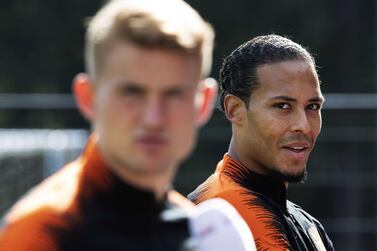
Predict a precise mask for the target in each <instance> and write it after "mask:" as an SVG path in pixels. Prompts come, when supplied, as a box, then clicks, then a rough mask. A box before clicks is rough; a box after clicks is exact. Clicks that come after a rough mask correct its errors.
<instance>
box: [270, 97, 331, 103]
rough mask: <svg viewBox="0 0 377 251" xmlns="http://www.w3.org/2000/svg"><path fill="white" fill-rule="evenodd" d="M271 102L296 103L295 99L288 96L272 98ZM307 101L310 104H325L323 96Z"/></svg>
mask: <svg viewBox="0 0 377 251" xmlns="http://www.w3.org/2000/svg"><path fill="white" fill-rule="evenodd" d="M271 100H284V101H288V102H297V100H296V99H295V98H292V97H290V96H285V95H280V96H276V97H272V98H271ZM309 101H310V102H325V98H324V97H323V96H317V97H313V98H311V99H310V100H309Z"/></svg>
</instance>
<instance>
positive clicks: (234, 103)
mask: <svg viewBox="0 0 377 251" xmlns="http://www.w3.org/2000/svg"><path fill="white" fill-rule="evenodd" d="M224 112H225V115H226V117H227V119H228V120H229V121H230V122H231V123H232V124H236V125H240V124H241V123H242V121H243V117H244V114H245V112H246V105H245V103H244V102H243V101H242V100H241V99H240V98H239V97H237V96H234V95H233V94H228V95H226V96H225V98H224Z"/></svg>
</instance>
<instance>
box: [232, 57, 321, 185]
mask: <svg viewBox="0 0 377 251" xmlns="http://www.w3.org/2000/svg"><path fill="white" fill-rule="evenodd" d="M256 72H257V78H258V81H259V84H260V85H259V87H258V88H257V89H256V90H255V91H254V92H253V94H252V95H251V98H250V103H249V107H248V111H247V115H246V122H245V127H243V128H242V130H241V133H240V135H239V136H240V137H241V139H243V142H244V145H243V147H242V148H243V151H244V152H245V155H246V156H247V162H248V164H249V165H250V166H251V167H252V168H254V169H255V171H257V172H259V173H262V174H278V175H280V176H282V177H283V179H284V180H285V181H299V180H301V179H302V177H303V176H304V174H305V170H306V163H307V160H308V157H309V154H310V152H311V150H312V149H313V147H314V144H315V141H316V139H317V136H318V134H319V132H320V130H321V111H320V109H321V107H322V104H323V97H322V94H321V90H320V86H319V81H318V76H317V74H316V72H315V70H314V66H313V65H312V64H311V63H308V62H306V61H283V62H279V63H273V64H265V65H261V66H258V67H257V71H256Z"/></svg>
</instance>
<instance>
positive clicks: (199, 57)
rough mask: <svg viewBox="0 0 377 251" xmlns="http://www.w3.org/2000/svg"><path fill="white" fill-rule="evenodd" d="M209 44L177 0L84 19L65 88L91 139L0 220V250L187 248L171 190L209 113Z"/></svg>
mask: <svg viewBox="0 0 377 251" xmlns="http://www.w3.org/2000/svg"><path fill="white" fill-rule="evenodd" d="M213 36H214V35H213V30H212V28H211V27H210V25H209V24H207V23H206V22H205V21H203V19H202V18H201V17H200V16H199V15H198V13H197V12H196V11H194V10H193V9H192V8H191V7H190V6H189V5H187V4H186V3H184V2H183V1H181V0H160V1H156V0H124V1H122V0H114V1H109V2H108V4H107V5H105V6H104V7H103V8H102V9H101V10H100V11H99V12H98V13H97V14H96V15H95V16H94V18H92V19H91V21H90V23H89V26H88V30H87V34H86V48H85V50H86V51H85V57H86V58H85V60H86V61H85V62H86V67H87V73H82V74H78V75H77V76H76V78H75V79H74V83H73V90H74V95H75V97H76V100H77V104H78V107H79V109H80V111H81V113H82V114H83V116H84V117H85V118H86V119H88V120H89V121H90V122H91V126H92V129H93V134H92V135H91V137H90V139H89V141H88V143H87V145H86V148H85V150H84V152H83V153H82V155H81V156H80V157H79V158H78V159H77V160H76V161H74V162H72V163H70V164H68V165H67V166H65V167H64V168H63V169H62V170H60V171H59V172H58V173H57V174H55V175H53V176H52V177H50V178H48V179H47V180H46V181H44V182H43V183H42V184H40V185H39V186H37V187H36V188H35V189H33V190H32V191H31V193H30V194H29V195H28V196H26V197H25V198H24V199H22V200H21V201H20V202H19V203H17V204H16V205H15V206H14V207H13V209H12V210H11V211H10V212H9V214H7V216H6V218H5V227H4V228H3V230H2V232H0V250H4V251H5V250H9V251H10V250H12V251H21V250H25V251H26V250H33V251H40V250H48V251H54V250H91V251H93V250H114V251H115V250H129V251H143V250H156V251H160V250H161V251H169V250H192V249H193V248H195V247H190V245H192V244H190V241H189V240H190V238H189V236H190V234H189V222H188V214H189V213H188V212H189V211H190V210H192V208H193V205H191V204H190V203H191V202H190V201H188V200H187V199H185V198H184V197H182V196H180V195H179V194H178V193H176V192H175V191H174V190H172V188H171V183H172V180H173V178H174V175H175V173H176V171H177V166H178V165H179V164H180V163H181V162H182V161H183V160H184V159H185V158H186V157H187V156H188V155H189V154H190V152H191V151H192V149H193V146H194V145H195V141H196V137H197V130H198V129H199V128H200V127H201V126H202V125H203V124H205V123H206V121H207V119H208V118H209V117H210V115H211V113H212V107H213V102H214V98H215V96H216V91H217V85H216V83H215V82H214V81H213V80H211V79H208V78H206V77H207V76H208V74H209V72H210V67H211V58H212V46H213ZM182 208H186V210H182ZM194 226H197V225H195V224H194ZM214 244H215V243H214ZM250 244H251V243H250ZM194 246H195V245H194ZM247 250H251V249H247Z"/></svg>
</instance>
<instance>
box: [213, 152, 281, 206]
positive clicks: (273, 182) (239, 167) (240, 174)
mask: <svg viewBox="0 0 377 251" xmlns="http://www.w3.org/2000/svg"><path fill="white" fill-rule="evenodd" d="M218 169H220V170H218V171H221V172H223V173H225V174H226V175H227V176H228V177H229V178H231V179H232V180H233V181H234V182H236V183H237V184H239V185H240V186H242V187H244V188H246V189H248V190H251V191H253V192H255V193H258V194H261V195H263V196H265V197H267V198H268V199H270V200H272V201H273V202H274V203H276V204H277V205H278V206H279V207H280V208H281V209H283V210H284V211H286V210H287V201H286V200H287V189H286V187H285V185H284V182H283V180H282V179H281V178H279V177H276V176H272V175H261V174H258V173H256V172H253V171H251V170H249V169H248V168H247V167H246V166H244V165H243V164H242V163H240V162H238V161H237V160H235V159H233V158H232V157H230V156H229V154H225V155H224V158H223V162H222V165H220V166H219V167H218Z"/></svg>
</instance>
